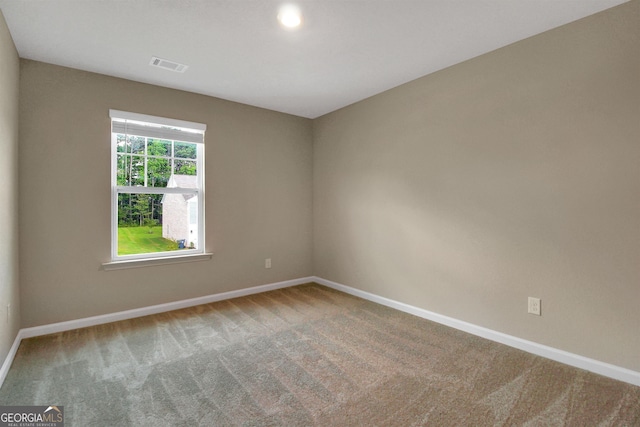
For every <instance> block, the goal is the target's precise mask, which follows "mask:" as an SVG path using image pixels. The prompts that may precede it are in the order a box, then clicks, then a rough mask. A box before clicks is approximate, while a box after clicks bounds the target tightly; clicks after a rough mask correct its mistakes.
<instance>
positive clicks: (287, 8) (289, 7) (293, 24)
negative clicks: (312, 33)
mask: <svg viewBox="0 0 640 427" xmlns="http://www.w3.org/2000/svg"><path fill="white" fill-rule="evenodd" d="M278 21H280V24H281V25H282V26H283V27H285V28H288V29H294V28H298V27H299V26H300V24H302V13H301V12H300V8H299V7H298V6H295V5H293V4H285V5H284V6H282V7H281V8H280V11H279V13H278Z"/></svg>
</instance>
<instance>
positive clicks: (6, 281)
mask: <svg viewBox="0 0 640 427" xmlns="http://www.w3.org/2000/svg"><path fill="white" fill-rule="evenodd" d="M19 64H20V62H19V59H18V53H17V52H16V48H15V46H14V44H13V39H12V38H11V35H10V34H9V29H8V28H7V25H6V23H5V21H4V16H3V15H2V12H1V11H0V183H1V184H0V236H1V239H2V241H0V365H1V364H2V362H3V361H4V360H5V358H6V356H7V354H8V353H9V349H10V348H11V345H12V344H13V340H14V339H15V337H16V334H17V333H18V329H19V327H20V289H19V287H18V87H19V84H18V79H19V76H20V74H19ZM7 304H10V305H11V309H10V310H11V312H10V314H11V316H10V318H9V320H8V321H7Z"/></svg>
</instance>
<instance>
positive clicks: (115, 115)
mask: <svg viewBox="0 0 640 427" xmlns="http://www.w3.org/2000/svg"><path fill="white" fill-rule="evenodd" d="M109 116H110V117H111V119H112V121H115V122H117V121H120V120H122V121H125V120H132V121H135V122H143V123H153V124H159V125H164V126H171V127H173V128H179V129H181V130H185V131H186V132H187V133H191V134H192V136H193V135H194V134H195V135H197V134H200V135H201V136H200V141H201V142H196V149H197V158H196V168H197V170H198V174H197V182H198V189H197V190H195V189H194V190H192V189H183V188H165V187H137V186H136V187H133V186H118V185H117V144H116V137H115V134H114V132H113V127H111V128H110V129H109V131H110V134H111V261H110V262H106V263H103V264H102V268H103V269H104V270H116V269H123V268H134V267H145V266H151V265H161V264H174V263H177V262H191V261H201V260H207V259H211V257H212V254H211V253H206V252H205V247H206V246H205V245H206V244H205V234H206V233H205V227H206V224H205V220H204V218H205V207H204V205H205V203H204V200H205V186H204V184H205V180H204V174H205V171H204V132H205V130H206V128H207V126H206V125H205V124H202V123H195V122H188V121H184V120H177V119H169V118H165V117H156V116H149V115H146V114H138V113H130V112H126V111H119V110H109ZM112 126H113V125H112ZM165 139H171V140H177V141H180V140H181V139H179V138H176V135H175V133H171V134H170V135H166V137H165ZM185 139H186V138H185ZM189 140H190V141H189V142H195V141H194V139H193V138H189ZM119 193H136V194H188V193H194V194H197V195H198V219H199V221H198V222H199V224H198V248H197V249H183V250H180V251H168V252H153V253H147V254H134V255H118V203H117V200H118V194H119Z"/></svg>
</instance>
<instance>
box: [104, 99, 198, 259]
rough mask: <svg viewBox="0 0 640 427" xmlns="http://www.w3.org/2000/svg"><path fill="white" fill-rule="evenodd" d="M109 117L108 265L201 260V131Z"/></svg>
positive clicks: (194, 126)
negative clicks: (182, 258)
mask: <svg viewBox="0 0 640 427" xmlns="http://www.w3.org/2000/svg"><path fill="white" fill-rule="evenodd" d="M109 114H110V116H111V153H112V154H111V163H112V171H111V188H112V190H111V229H112V230H111V231H112V232H111V236H112V237H111V254H112V260H113V261H126V260H142V259H150V258H167V257H176V256H180V255H196V254H203V253H204V132H205V130H206V126H205V125H203V124H200V123H192V122H185V121H182V120H174V119H166V118H162V117H153V116H147V115H143V114H136V113H128V112H124V111H116V110H110V111H109Z"/></svg>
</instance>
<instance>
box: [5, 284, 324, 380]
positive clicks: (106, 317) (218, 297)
mask: <svg viewBox="0 0 640 427" xmlns="http://www.w3.org/2000/svg"><path fill="white" fill-rule="evenodd" d="M312 281H313V277H302V278H299V279H293V280H286V281H283V282H277V283H270V284H267V285H260V286H254V287H251V288H246V289H239V290H237V291H229V292H222V293H219V294H213V295H205V296H203V297H197V298H191V299H186V300H181V301H174V302H168V303H165V304H158V305H152V306H149V307H142V308H135V309H133V310H126V311H119V312H116V313H110V314H103V315H100V316H92V317H85V318H83V319H76V320H69V321H66V322H58V323H51V324H48V325H42V326H34V327H31V328H24V329H20V330H19V331H18V334H17V335H16V339H15V341H14V342H13V346H12V347H11V350H9V354H8V355H7V357H6V358H5V361H4V363H3V364H2V368H0V387H2V384H3V382H4V379H5V377H6V376H7V373H8V372H9V368H10V367H11V364H12V363H13V358H14V357H15V355H16V352H17V351H18V346H19V345H20V341H21V340H22V339H24V338H32V337H37V336H41V335H48V334H55V333H57V332H64V331H70V330H73V329H79V328H86V327H88V326H95V325H102V324H105V323H111V322H117V321H119V320H127V319H133V318H136V317H142V316H148V315H150V314H157V313H164V312H167V311H172V310H179V309H181V308H187V307H193V306H196V305H201V304H209V303H211V302H216V301H223V300H227V299H232V298H238V297H243V296H246V295H253V294H259V293H262V292H267V291H273V290H275V289H282V288H288V287H290V286H296V285H302V284H303V283H309V282H312Z"/></svg>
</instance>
